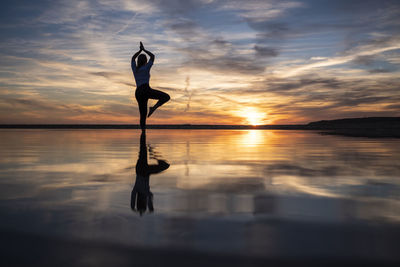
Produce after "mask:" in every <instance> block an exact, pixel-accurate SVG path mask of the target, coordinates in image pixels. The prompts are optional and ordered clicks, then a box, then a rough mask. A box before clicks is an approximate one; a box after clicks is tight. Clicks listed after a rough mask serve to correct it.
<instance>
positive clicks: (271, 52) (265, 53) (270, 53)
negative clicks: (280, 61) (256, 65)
mask: <svg viewBox="0 0 400 267" xmlns="http://www.w3.org/2000/svg"><path fill="white" fill-rule="evenodd" d="M254 50H256V54H257V56H261V57H276V56H277V55H278V52H277V50H276V49H274V48H270V47H265V46H258V45H255V46H254Z"/></svg>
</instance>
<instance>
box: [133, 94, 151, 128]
mask: <svg viewBox="0 0 400 267" xmlns="http://www.w3.org/2000/svg"><path fill="white" fill-rule="evenodd" d="M135 97H136V101H137V102H138V105H139V113H140V128H141V129H142V131H144V130H146V117H147V101H148V98H147V97H146V96H145V92H144V90H143V88H138V89H136V93H135Z"/></svg>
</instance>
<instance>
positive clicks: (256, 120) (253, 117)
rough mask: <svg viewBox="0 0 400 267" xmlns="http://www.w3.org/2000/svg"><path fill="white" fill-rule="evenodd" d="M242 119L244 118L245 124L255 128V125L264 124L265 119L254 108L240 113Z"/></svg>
mask: <svg viewBox="0 0 400 267" xmlns="http://www.w3.org/2000/svg"><path fill="white" fill-rule="evenodd" d="M241 116H242V117H244V118H245V119H246V121H247V123H249V124H251V125H253V126H256V125H261V124H262V123H263V122H264V119H265V114H264V113H261V112H259V111H258V110H257V109H255V108H246V109H244V110H243V111H242V114H241Z"/></svg>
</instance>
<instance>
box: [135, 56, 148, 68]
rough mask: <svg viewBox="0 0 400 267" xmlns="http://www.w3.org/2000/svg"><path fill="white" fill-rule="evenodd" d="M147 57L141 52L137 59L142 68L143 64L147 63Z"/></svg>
mask: <svg viewBox="0 0 400 267" xmlns="http://www.w3.org/2000/svg"><path fill="white" fill-rule="evenodd" d="M146 63H147V57H146V55H144V54H140V55H139V57H138V60H137V67H138V68H140V67H141V66H144V65H146Z"/></svg>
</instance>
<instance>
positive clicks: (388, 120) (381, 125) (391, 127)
mask: <svg viewBox="0 0 400 267" xmlns="http://www.w3.org/2000/svg"><path fill="white" fill-rule="evenodd" d="M0 129H140V126H139V125H137V124H0ZM147 129H172V130H180V129H182V130H318V131H321V133H322V134H328V135H344V136H354V137H378V138H380V137H394V138H400V117H368V118H349V119H338V120H323V121H316V122H310V123H308V124H288V125H278V124H275V125H257V126H253V125H209V124H164V125H160V124H158V125H147Z"/></svg>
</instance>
